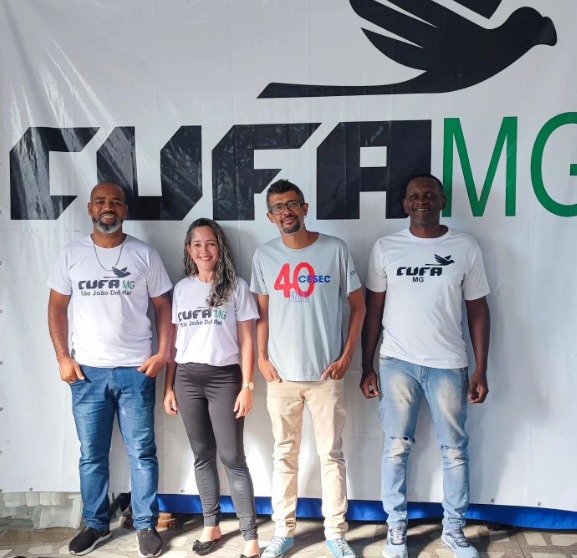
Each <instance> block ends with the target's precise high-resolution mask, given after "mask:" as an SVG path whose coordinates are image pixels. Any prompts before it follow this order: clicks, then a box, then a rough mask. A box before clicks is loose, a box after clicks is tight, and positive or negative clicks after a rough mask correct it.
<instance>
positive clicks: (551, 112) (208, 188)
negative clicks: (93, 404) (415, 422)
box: [0, 0, 577, 511]
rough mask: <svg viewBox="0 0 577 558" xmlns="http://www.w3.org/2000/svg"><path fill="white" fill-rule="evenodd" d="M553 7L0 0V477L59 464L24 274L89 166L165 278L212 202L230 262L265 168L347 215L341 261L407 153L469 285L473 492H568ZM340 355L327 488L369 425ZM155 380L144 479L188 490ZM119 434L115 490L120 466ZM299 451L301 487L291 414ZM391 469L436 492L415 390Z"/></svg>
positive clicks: (361, 258) (504, 498) (482, 499)
mask: <svg viewBox="0 0 577 558" xmlns="http://www.w3.org/2000/svg"><path fill="white" fill-rule="evenodd" d="M574 19H575V7H574V2H572V1H571V0H556V1H555V2H543V1H538V0H502V1H499V0H484V1H480V0H479V1H473V0H436V1H432V0H411V1H408V0H390V1H388V2H387V1H385V0H383V1H382V2H377V1H376V0H350V1H349V0H314V2H310V1H309V0H290V1H289V0H286V1H285V2H271V1H269V0H252V1H239V0H236V1H233V0H163V1H162V2H160V1H154V0H126V1H122V2H118V1H112V0H99V1H82V2H64V1H62V0H44V1H43V2H38V1H37V0H4V1H3V2H2V3H1V4H0V100H1V106H0V116H1V123H2V126H1V128H0V184H1V187H0V210H1V214H0V231H1V236H0V260H1V264H2V265H1V266H0V311H1V313H0V339H1V340H2V341H1V348H0V361H1V362H0V407H1V409H0V425H1V427H0V452H1V454H0V489H1V490H2V491H4V492H11V491H15V492H16V491H28V490H33V491H75V490H77V489H78V472H77V460H78V455H79V450H78V441H77V439H76V433H75V429H74V424H73V419H72V413H71V401H70V393H69V388H68V386H67V385H65V384H64V383H62V382H60V380H59V374H58V366H57V363H56V359H55V358H54V354H53V349H52V345H51V342H50V338H49V335H48V329H47V318H46V308H47V300H48V288H47V287H46V283H45V282H46V277H47V274H48V270H49V269H50V267H51V265H52V262H53V261H54V258H55V256H56V254H57V253H58V252H59V251H60V250H61V249H62V248H63V246H64V245H65V244H66V243H68V242H70V241H72V240H73V239H75V238H77V237H79V236H80V235H83V234H87V233H89V232H90V230H91V222H90V219H89V218H88V216H87V214H86V203H87V201H88V195H89V192H90V190H91V188H92V186H93V185H94V184H95V183H96V182H97V181H98V180H100V179H103V178H106V179H110V180H115V181H117V182H119V183H121V184H122V185H123V186H125V187H126V188H127V189H128V190H129V191H130V192H132V196H131V201H130V209H131V216H130V218H131V220H130V222H127V224H126V227H125V230H126V232H128V233H130V234H134V235H135V236H137V237H139V238H141V239H142V240H144V241H147V242H149V243H151V244H152V245H153V246H154V247H156V248H157V249H158V250H159V252H160V254H161V256H162V258H163V260H164V262H165V265H166V267H167V269H168V271H169V273H170V275H171V278H172V279H173V281H175V282H176V281H177V280H178V279H179V278H180V277H181V276H182V261H181V260H182V247H183V242H184V235H185V231H186V229H187V227H188V225H189V224H190V222H191V221H192V220H194V219H196V218H198V217H201V216H204V217H214V218H215V219H217V220H218V221H219V222H220V223H221V224H222V225H223V226H224V228H225V230H226V232H227V234H228V236H229V239H230V240H231V244H232V245H233V247H234V252H235V256H236V261H237V268H238V270H239V273H240V275H241V276H243V277H245V278H246V279H249V275H250V262H251V258H252V254H253V252H254V250H255V248H256V246H258V245H259V244H260V243H262V242H265V241H267V240H269V239H270V238H273V237H275V236H276V235H277V234H278V232H277V230H276V229H275V227H274V226H273V225H271V223H269V222H268V220H267V219H266V216H265V211H266V209H265V200H264V195H263V192H264V190H265V189H266V187H267V185H268V184H269V183H270V182H271V181H272V180H273V179H275V178H288V179H290V180H291V181H293V182H295V183H296V184H298V185H299V186H300V187H301V188H302V189H303V191H304V193H305V197H306V199H307V201H308V202H309V203H310V205H311V210H310V212H309V218H308V223H307V226H308V228H309V229H311V230H318V231H321V232H325V233H329V234H335V235H337V236H340V237H342V238H344V239H345V240H346V241H347V242H348V244H349V246H350V248H351V250H352V253H353V256H354V258H355V262H356V265H357V269H358V270H359V275H360V277H361V280H364V278H365V273H366V266H367V260H368V254H369V251H370V249H371V247H372V245H373V244H374V242H375V240H376V239H377V238H378V237H379V236H382V235H384V234H388V233H391V232H395V231H397V230H399V229H401V228H403V227H405V226H406V225H407V222H406V220H405V219H403V218H402V217H403V215H402V213H401V212H400V211H399V209H400V205H399V204H400V200H401V199H402V195H403V185H404V180H405V179H406V177H407V176H408V175H409V174H411V173H412V172H413V171H415V170H421V171H422V170H430V171H431V172H433V173H434V174H436V175H438V176H439V177H440V178H441V179H443V181H444V183H445V186H446V189H447V193H448V196H449V200H450V203H449V207H448V208H447V210H446V212H445V213H446V214H445V216H444V222H445V223H446V224H448V225H449V226H451V227H454V228H455V229H457V230H461V231H465V232H467V233H470V234H472V235H473V236H474V237H475V238H476V239H477V240H478V241H479V243H480V245H481V248H482V250H483V253H484V258H485V266H486V269H487V274H488V278H489V283H490V286H491V290H492V292H491V295H490V296H489V304H490V307H491V314H492V331H491V334H492V341H491V354H490V359H489V381H490V390H491V393H490V395H489V398H488V400H487V402H486V403H485V404H484V405H482V406H475V407H474V408H471V409H470V412H469V420H468V430H469V433H470V435H471V444H470V454H471V492H472V501H473V502H475V503H481V504H491V503H494V504H501V505H520V506H530V507H537V506H542V507H543V508H556V509H563V510H574V511H577V489H576V488H575V487H574V483H571V482H570V479H572V478H573V477H574V472H575V470H577V454H576V453H575V451H574V450H573V443H572V442H573V440H574V438H575V436H574V434H575V427H574V425H575V424H576V423H577V407H576V406H575V405H574V404H573V403H571V401H572V398H573V394H574V393H576V392H577V379H576V378H577V374H576V373H575V360H576V359H575V352H576V350H577V349H576V347H577V344H576V343H575V339H577V320H576V319H575V308H577V289H576V288H575V286H574V283H575V261H576V256H575V248H574V238H575V237H574V236H573V235H574V234H575V229H576V223H577V221H576V220H575V216H577V188H576V187H577V178H576V175H577V136H576V130H577V128H576V124H577V103H576V101H575V88H576V85H577V83H576V79H575V69H574V61H575V59H576V58H577V39H576V36H575V32H574V29H573V28H574ZM289 350H290V348H289ZM359 370H360V366H359V360H358V358H357V360H356V361H355V362H354V364H353V366H352V369H351V370H350V371H349V373H348V374H347V377H346V380H345V381H346V384H347V387H348V401H349V414H348V423H347V427H346V432H345V443H346V448H345V450H346V459H347V466H348V477H349V497H350V498H351V499H361V500H378V499H379V486H380V452H381V447H382V433H381V428H380V425H379V420H378V413H377V404H376V402H375V401H369V402H366V401H365V400H364V399H363V398H362V395H361V392H360V390H359V389H358V383H359V380H360V372H359ZM160 383H162V382H159V384H160ZM265 389H266V388H265V385H264V381H263V380H262V378H260V377H259V378H258V381H257V390H256V409H255V411H254V412H253V413H252V414H251V415H250V417H249V418H248V420H247V423H246V451H247V455H248V459H249V465H250V468H251V471H252V473H253V478H254V480H255V490H256V494H257V495H258V496H267V495H269V494H270V479H271V469H272V457H271V454H272V435H271V429H270V420H269V418H268V415H267V412H266V408H265ZM161 390H162V386H161V385H159V395H160V393H161ZM157 406H158V409H157V411H158V412H157V433H158V436H157V438H158V445H159V459H160V464H161V487H160V488H161V492H163V493H172V494H194V493H196V486H195V482H194V475H193V457H192V453H191V451H190V449H189V447H188V442H187V439H186V436H185V434H184V429H183V426H182V424H181V419H180V418H179V417H168V416H165V415H164V414H163V412H162V410H161V405H160V401H159V402H158V405H157ZM121 446H122V444H121V443H120V441H119V438H118V437H116V438H115V450H114V452H113V455H114V458H113V462H114V463H113V482H112V489H113V490H115V491H119V490H126V489H127V488H128V466H127V461H126V458H125V454H124V450H123V449H122V448H121ZM300 465H301V466H300V484H299V487H300V488H299V491H300V494H301V495H302V496H307V497H319V496H320V483H319V469H318V464H317V458H316V456H315V450H314V442H313V436H312V431H311V426H310V424H309V423H308V422H307V425H306V428H305V439H304V442H303V450H302V452H301V463H300ZM410 473H411V474H410V480H409V499H410V500H412V501H421V502H427V501H440V499H441V497H442V493H441V491H442V488H441V469H440V453H439V450H438V449H437V446H436V442H435V437H434V432H433V430H432V428H431V425H430V416H429V414H428V410H427V409H426V408H423V409H422V417H421V421H420V423H419V429H418V436H417V445H416V448H415V450H414V452H413V455H412V459H411V470H410Z"/></svg>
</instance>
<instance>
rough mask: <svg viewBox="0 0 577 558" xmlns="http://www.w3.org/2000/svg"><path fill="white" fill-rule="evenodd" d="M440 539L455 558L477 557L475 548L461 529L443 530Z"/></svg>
mask: <svg viewBox="0 0 577 558" xmlns="http://www.w3.org/2000/svg"><path fill="white" fill-rule="evenodd" d="M441 541H442V542H443V545H444V546H446V547H447V548H448V549H449V550H452V551H453V554H454V555H455V558H479V553H478V552H477V549H476V548H475V547H474V546H473V545H472V544H471V543H470V542H469V541H468V540H467V537H465V534H464V533H463V531H462V530H461V529H453V530H452V531H443V534H442V535H441Z"/></svg>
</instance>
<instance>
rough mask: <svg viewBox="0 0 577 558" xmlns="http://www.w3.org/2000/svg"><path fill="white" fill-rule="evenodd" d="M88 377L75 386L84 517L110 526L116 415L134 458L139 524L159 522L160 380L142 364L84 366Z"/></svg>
mask: <svg viewBox="0 0 577 558" xmlns="http://www.w3.org/2000/svg"><path fill="white" fill-rule="evenodd" d="M81 368H82V371H83V372H84V375H85V376H86V380H85V381H77V382H75V383H73V384H72V385H71V386H70V388H71V390H72V410H73V413H74V420H75V422H76V432H77V433H78V439H79V440H80V454H81V455H80V466H79V468H80V491H81V493H82V502H83V506H84V509H83V513H82V517H83V519H84V521H85V523H86V525H87V526H88V527H94V528H95V529H98V530H102V529H107V528H108V525H109V522H110V518H109V515H108V508H109V501H108V484H109V463H108V461H109V453H110V441H111V438H112V426H113V422H114V415H115V414H116V415H117V416H118V425H119V427H120V433H121V434H122V439H123V440H124V445H125V446H126V451H127V453H128V457H129V458H130V471H131V485H132V514H133V516H132V517H133V520H134V527H135V528H136V529H145V528H149V527H156V524H157V523H158V501H157V498H156V495H157V491H158V462H157V460H156V444H155V442H154V398H155V385H156V381H155V379H154V378H149V377H148V376H146V375H145V374H143V373H142V372H138V370H137V368H131V367H119V368H94V367H91V366H82V367H81Z"/></svg>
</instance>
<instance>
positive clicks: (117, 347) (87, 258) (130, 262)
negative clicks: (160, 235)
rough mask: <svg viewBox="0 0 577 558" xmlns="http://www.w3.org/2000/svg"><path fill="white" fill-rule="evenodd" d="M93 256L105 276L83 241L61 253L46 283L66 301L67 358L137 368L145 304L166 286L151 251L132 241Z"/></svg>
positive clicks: (145, 332)
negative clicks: (69, 342) (69, 335)
mask: <svg viewBox="0 0 577 558" xmlns="http://www.w3.org/2000/svg"><path fill="white" fill-rule="evenodd" d="M121 248H122V254H120V250H121ZM96 250H97V253H98V258H99V259H100V261H101V262H102V266H104V268H106V269H110V270H111V271H105V270H104V269H103V268H102V266H101V265H100V264H99V263H98V260H97V259H96V255H95V254H94V245H93V243H92V239H91V238H90V236H86V237H83V238H81V239H79V240H76V241H75V242H71V243H70V244H68V246H66V247H65V248H64V250H63V251H62V252H61V253H60V254H59V255H58V257H57V259H56V262H55V265H54V267H53V268H52V271H51V273H50V276H49V278H48V281H47V283H48V286H49V287H50V288H51V289H53V290H55V291H56V292H58V293H60V294H63V295H68V296H70V295H71V296H72V299H71V302H72V350H71V356H72V357H73V358H74V359H75V360H76V361H78V363H79V364H84V365H87V366H95V367H100V368H109V367H116V366H141V365H142V364H143V363H144V362H145V361H146V359H148V358H149V357H150V355H151V340H152V328H151V324H150V320H149V318H148V316H147V315H146V312H147V310H148V299H149V297H150V298H155V297H157V296H160V295H162V294H164V293H166V292H167V291H169V290H170V289H171V288H172V283H171V282H170V279H169V277H168V275H167V273H166V270H165V269H164V266H163V265H162V261H161V260H160V256H159V255H158V253H157V252H156V250H154V248H152V247H151V246H148V245H147V244H145V243H144V242H142V241H140V240H138V239H137V238H134V237H133V236H127V237H126V240H125V241H124V247H122V245H121V246H117V247H116V248H100V247H98V246H97V247H96ZM119 255H120V259H118V257H119Z"/></svg>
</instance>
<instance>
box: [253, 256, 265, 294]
mask: <svg viewBox="0 0 577 558" xmlns="http://www.w3.org/2000/svg"><path fill="white" fill-rule="evenodd" d="M258 256H259V251H258V249H257V251H256V252H255V253H254V256H253V257H252V275H251V279H250V290H251V291H252V292H253V293H256V294H261V295H268V289H267V288H266V283H265V280H264V275H263V273H262V267H261V263H260V259H259V257H258Z"/></svg>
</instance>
